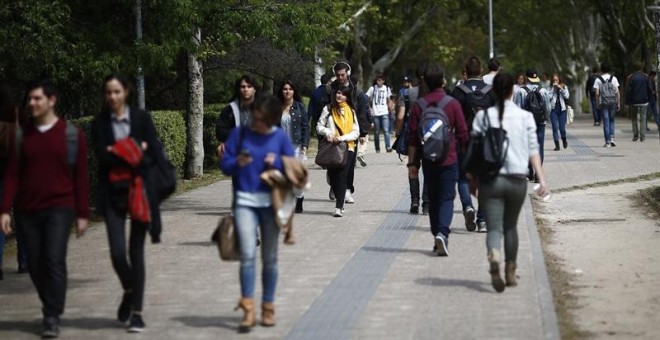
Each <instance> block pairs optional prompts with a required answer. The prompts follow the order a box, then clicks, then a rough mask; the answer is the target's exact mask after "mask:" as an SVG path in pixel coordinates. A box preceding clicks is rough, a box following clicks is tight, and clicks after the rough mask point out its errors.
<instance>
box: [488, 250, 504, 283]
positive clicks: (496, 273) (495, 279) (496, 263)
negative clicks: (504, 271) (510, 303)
mask: <svg viewBox="0 0 660 340" xmlns="http://www.w3.org/2000/svg"><path fill="white" fill-rule="evenodd" d="M488 262H489V263H490V270H489V272H490V281H491V284H492V285H493V288H495V291H497V292H498V293H501V292H503V291H504V281H503V280H502V277H501V276H500V253H499V252H498V251H497V249H491V250H489V251H488Z"/></svg>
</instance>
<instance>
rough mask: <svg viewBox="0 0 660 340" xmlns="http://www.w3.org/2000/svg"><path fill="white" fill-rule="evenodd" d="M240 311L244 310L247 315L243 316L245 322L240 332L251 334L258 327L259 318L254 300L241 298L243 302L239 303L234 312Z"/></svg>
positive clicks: (240, 326) (242, 322)
mask: <svg viewBox="0 0 660 340" xmlns="http://www.w3.org/2000/svg"><path fill="white" fill-rule="evenodd" d="M239 309H242V310H243V313H245V314H244V315H243V320H242V321H241V323H240V325H239V326H238V332H239V333H249V332H250V331H251V330H252V327H254V326H256V325H257V318H256V316H255V312H254V299H252V298H241V300H240V301H238V306H236V308H234V310H239Z"/></svg>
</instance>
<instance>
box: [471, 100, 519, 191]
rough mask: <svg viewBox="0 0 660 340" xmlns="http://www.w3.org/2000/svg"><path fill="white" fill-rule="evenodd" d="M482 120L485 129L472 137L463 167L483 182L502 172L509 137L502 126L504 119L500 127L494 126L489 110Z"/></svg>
mask: <svg viewBox="0 0 660 340" xmlns="http://www.w3.org/2000/svg"><path fill="white" fill-rule="evenodd" d="M482 122H483V124H482V125H483V127H484V131H483V132H482V133H481V134H479V135H478V136H474V137H472V138H471V139H470V144H468V147H467V151H466V153H465V157H464V158H463V162H462V163H461V169H462V170H463V171H464V172H466V173H470V174H472V175H475V176H478V177H479V179H480V180H481V181H483V182H488V181H490V180H491V179H494V178H495V177H496V176H497V175H498V174H499V173H500V169H501V168H502V166H503V165H504V162H505V161H506V156H507V153H508V151H509V138H508V137H507V133H506V130H504V128H502V120H500V127H497V128H495V127H492V126H491V125H490V118H489V117H488V112H484V115H483V119H482Z"/></svg>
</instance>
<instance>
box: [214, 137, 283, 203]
mask: <svg viewBox="0 0 660 340" xmlns="http://www.w3.org/2000/svg"><path fill="white" fill-rule="evenodd" d="M240 133H241V131H240V129H239V128H235V129H234V130H233V131H232V132H231V134H230V135H229V139H227V142H226V143H225V155H224V157H223V158H222V163H221V164H220V166H221V169H222V172H224V173H225V174H226V175H228V176H232V177H235V178H236V188H235V189H236V191H240V192H246V193H267V192H270V187H268V185H266V184H265V183H263V182H262V181H261V179H260V178H259V176H261V173H262V172H264V171H265V170H268V169H267V168H266V163H265V162H264V160H265V159H266V156H267V155H268V154H269V153H274V154H275V155H276V157H275V164H274V166H273V168H275V169H278V170H280V171H283V170H284V167H283V166H282V156H291V157H293V156H294V151H293V146H292V145H291V141H289V137H288V136H287V135H286V133H285V132H284V130H282V129H281V128H274V129H273V132H271V133H269V134H267V135H262V134H258V133H256V132H254V131H252V129H250V128H245V130H244V132H243V134H244V136H243V144H242V145H238V144H239V140H240ZM241 150H248V151H249V152H250V156H251V157H252V163H250V164H248V165H246V166H244V167H241V166H239V165H238V155H239V154H240V152H241Z"/></svg>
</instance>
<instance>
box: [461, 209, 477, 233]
mask: <svg viewBox="0 0 660 340" xmlns="http://www.w3.org/2000/svg"><path fill="white" fill-rule="evenodd" d="M475 215H476V214H475V212H474V208H473V207H468V208H467V209H465V212H463V217H465V229H467V231H474V229H476V228H477V224H476V223H474V217H475Z"/></svg>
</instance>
